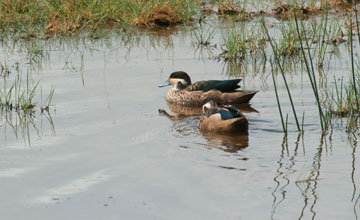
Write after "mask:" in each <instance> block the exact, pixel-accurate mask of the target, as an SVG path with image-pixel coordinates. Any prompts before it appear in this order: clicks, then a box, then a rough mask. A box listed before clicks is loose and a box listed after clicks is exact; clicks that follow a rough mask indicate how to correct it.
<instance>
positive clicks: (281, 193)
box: [271, 133, 302, 219]
mask: <svg viewBox="0 0 360 220" xmlns="http://www.w3.org/2000/svg"><path fill="white" fill-rule="evenodd" d="M301 137H302V134H300V133H299V134H298V136H297V140H296V142H295V150H294V154H293V155H292V156H290V152H289V144H288V137H287V135H284V137H283V143H282V144H281V151H280V158H279V160H278V161H277V164H278V168H277V169H276V172H277V175H276V176H275V177H274V182H275V183H276V187H275V189H274V191H273V192H272V193H271V194H272V196H273V197H274V200H273V204H272V210H271V219H274V215H275V213H276V209H277V208H278V206H279V205H280V204H281V203H282V202H283V201H284V200H285V199H286V188H287V186H288V185H289V184H290V179H289V178H288V177H289V176H290V175H292V174H294V173H295V172H296V171H295V170H294V169H293V167H294V165H295V160H294V159H295V157H296V156H297V150H298V147H299V143H300V138H301Z"/></svg>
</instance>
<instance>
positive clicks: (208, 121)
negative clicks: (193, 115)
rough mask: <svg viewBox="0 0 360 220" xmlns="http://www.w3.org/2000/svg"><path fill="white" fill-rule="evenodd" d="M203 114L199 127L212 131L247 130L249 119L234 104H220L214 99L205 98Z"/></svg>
mask: <svg viewBox="0 0 360 220" xmlns="http://www.w3.org/2000/svg"><path fill="white" fill-rule="evenodd" d="M205 102H206V103H205V104H204V105H203V116H202V118H201V119H200V121H199V125H198V126H199V129H200V130H202V131H211V132H246V131H247V130H248V127H249V125H248V121H247V119H246V118H245V116H244V115H243V114H242V113H241V112H240V111H239V109H237V108H236V107H234V106H232V105H224V106H218V105H217V104H216V102H215V101H214V100H209V101H207V100H205Z"/></svg>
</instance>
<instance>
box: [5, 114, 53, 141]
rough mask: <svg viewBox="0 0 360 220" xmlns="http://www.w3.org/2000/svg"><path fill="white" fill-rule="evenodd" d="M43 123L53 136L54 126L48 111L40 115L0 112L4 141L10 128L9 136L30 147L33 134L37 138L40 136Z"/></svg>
mask: <svg viewBox="0 0 360 220" xmlns="http://www.w3.org/2000/svg"><path fill="white" fill-rule="evenodd" d="M37 117H39V119H38V118H37ZM44 122H45V123H48V124H49V125H50V130H51V132H52V134H53V135H55V126H54V122H53V120H52V117H51V114H50V112H49V111H43V112H42V113H41V114H40V115H36V113H35V112H27V113H23V112H20V111H18V112H11V111H6V110H3V111H0V128H1V127H2V130H3V134H4V139H5V141H6V140H7V139H8V135H9V134H8V130H9V129H8V128H10V130H11V131H10V133H11V135H14V136H15V138H16V139H22V140H23V141H24V143H27V144H28V145H29V146H31V138H33V136H32V135H33V133H36V134H37V136H38V137H40V136H42V134H43V132H44V131H43V127H45V125H44Z"/></svg>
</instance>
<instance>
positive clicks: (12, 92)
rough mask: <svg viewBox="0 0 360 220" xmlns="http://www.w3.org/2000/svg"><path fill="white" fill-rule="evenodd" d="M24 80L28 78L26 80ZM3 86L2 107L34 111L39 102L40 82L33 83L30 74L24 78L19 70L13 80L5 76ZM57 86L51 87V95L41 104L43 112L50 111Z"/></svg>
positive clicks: (0, 94)
mask: <svg viewBox="0 0 360 220" xmlns="http://www.w3.org/2000/svg"><path fill="white" fill-rule="evenodd" d="M24 80H26V81H25V82H24ZM2 83H3V88H2V90H0V109H1V110H5V111H15V112H23V113H29V112H34V111H35V107H36V106H37V103H36V102H35V97H36V96H37V95H39V91H38V88H39V83H40V81H38V82H36V83H32V82H31V80H30V77H29V75H27V76H26V77H25V78H23V76H22V74H21V73H19V72H18V74H17V76H16V77H15V79H14V80H12V81H11V82H8V81H7V80H6V79H5V78H4V81H3V82H2ZM54 93H55V88H54V87H51V89H50V93H49V95H48V96H47V97H46V99H45V101H44V103H42V105H41V106H40V110H41V112H43V111H49V108H50V105H51V102H52V99H53V96H54Z"/></svg>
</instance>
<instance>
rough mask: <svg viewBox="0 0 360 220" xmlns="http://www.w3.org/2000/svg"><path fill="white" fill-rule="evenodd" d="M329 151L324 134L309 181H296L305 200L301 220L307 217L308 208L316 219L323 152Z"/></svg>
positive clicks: (314, 159) (314, 158)
mask: <svg viewBox="0 0 360 220" xmlns="http://www.w3.org/2000/svg"><path fill="white" fill-rule="evenodd" d="M324 146H325V148H326V149H327V142H326V135H325V134H323V135H322V136H321V139H320V145H319V147H318V148H317V150H316V153H315V155H314V157H313V162H312V165H311V171H310V174H309V175H308V177H307V179H305V180H299V181H296V182H295V184H296V186H297V187H298V188H299V189H300V191H301V194H302V196H303V198H304V205H303V207H302V209H301V212H300V216H299V219H302V218H303V217H304V215H305V211H306V209H307V208H308V209H309V212H310V214H311V215H312V216H311V218H312V219H315V217H316V211H315V209H314V208H315V205H316V203H317V201H318V199H319V198H318V195H317V194H318V192H317V188H318V180H319V176H320V168H321V157H322V152H323V147H324Z"/></svg>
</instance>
